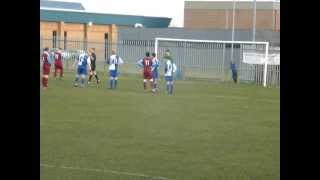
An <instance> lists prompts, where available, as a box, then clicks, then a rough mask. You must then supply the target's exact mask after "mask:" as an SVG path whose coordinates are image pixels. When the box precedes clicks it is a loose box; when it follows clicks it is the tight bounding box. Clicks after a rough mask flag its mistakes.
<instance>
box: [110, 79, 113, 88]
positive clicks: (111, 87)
mask: <svg viewBox="0 0 320 180" xmlns="http://www.w3.org/2000/svg"><path fill="white" fill-rule="evenodd" d="M112 81H113V80H112V79H110V89H112V84H113V82H112Z"/></svg>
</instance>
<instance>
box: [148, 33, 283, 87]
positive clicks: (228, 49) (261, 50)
mask: <svg viewBox="0 0 320 180" xmlns="http://www.w3.org/2000/svg"><path fill="white" fill-rule="evenodd" d="M154 48H155V52H156V53H157V57H158V58H160V59H161V58H162V57H163V56H164V53H165V51H166V50H167V49H168V50H170V51H171V54H172V56H173V59H174V61H175V63H176V65H177V67H178V71H177V78H179V79H189V78H206V79H211V80H217V81H230V80H232V75H231V68H230V67H231V63H232V64H235V65H236V69H237V79H238V81H239V82H253V83H255V84H258V85H263V86H267V82H268V81H267V77H268V74H267V73H268V69H267V66H268V62H269V61H270V63H273V64H278V63H279V64H280V56H277V55H275V54H270V55H271V56H270V55H269V54H268V53H269V50H268V48H269V43H268V42H252V41H220V40H196V39H174V38H160V37H159V38H155V47H154Z"/></svg>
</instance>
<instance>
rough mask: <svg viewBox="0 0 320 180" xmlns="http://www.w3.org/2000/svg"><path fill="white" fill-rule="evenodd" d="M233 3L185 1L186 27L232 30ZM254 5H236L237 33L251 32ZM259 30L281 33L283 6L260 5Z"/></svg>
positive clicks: (257, 14) (242, 3)
mask: <svg viewBox="0 0 320 180" xmlns="http://www.w3.org/2000/svg"><path fill="white" fill-rule="evenodd" d="M232 9H233V1H185V4H184V27H185V28H198V29H232V15H233V14H232V13H233V11H232ZM252 24H253V1H252V0H250V1H248V0H247V1H236V8H235V29H238V30H251V29H252ZM256 29H257V30H269V31H270V30H271V31H278V32H280V2H277V1H257V2H256Z"/></svg>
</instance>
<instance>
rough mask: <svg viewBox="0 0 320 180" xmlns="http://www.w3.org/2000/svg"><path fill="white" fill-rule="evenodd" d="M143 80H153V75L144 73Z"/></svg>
mask: <svg viewBox="0 0 320 180" xmlns="http://www.w3.org/2000/svg"><path fill="white" fill-rule="evenodd" d="M143 78H144V79H152V73H151V72H148V71H147V72H143Z"/></svg>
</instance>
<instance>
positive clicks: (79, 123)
mask: <svg viewBox="0 0 320 180" xmlns="http://www.w3.org/2000/svg"><path fill="white" fill-rule="evenodd" d="M72 81H73V74H66V77H65V79H64V80H61V81H60V80H55V79H53V78H51V79H50V80H49V89H48V90H47V91H42V90H41V122H40V123H41V124H40V126H41V136H40V137H41V156H40V158H41V164H44V165H41V179H42V180H70V179H72V180H73V179H74V180H88V179H90V180H100V179H101V180H102V179H103V180H106V179H107V180H108V179H111V180H113V179H116V180H119V179H121V180H129V179H130V180H131V179H133V180H145V179H152V178H151V177H158V176H161V177H165V178H168V179H174V180H205V179H208V180H233V179H234V180H276V179H280V93H279V89H273V88H262V87H257V86H252V85H235V84H232V83H212V82H205V81H177V82H176V83H175V90H174V95H172V96H170V95H166V94H165V93H164V91H163V89H164V84H163V82H162V81H161V86H160V88H161V91H160V93H159V94H152V93H145V92H143V89H142V78H141V77H136V76H126V77H124V76H122V77H120V79H119V87H118V89H117V90H115V91H111V90H108V89H106V84H105V81H106V78H103V81H104V82H103V83H104V84H103V87H101V88H96V87H95V86H94V85H91V86H90V87H88V88H85V89H80V88H74V87H72V83H73V82H72ZM46 164H47V165H52V166H49V167H48V166H45V165H46ZM71 167H72V168H71ZM88 169H91V170H88ZM92 169H95V170H92ZM103 170H105V171H104V172H103ZM124 173H138V174H142V175H145V176H139V175H134V174H124ZM154 179H156V178H154Z"/></svg>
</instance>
